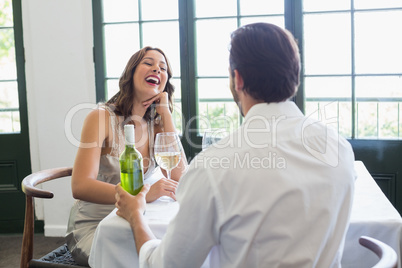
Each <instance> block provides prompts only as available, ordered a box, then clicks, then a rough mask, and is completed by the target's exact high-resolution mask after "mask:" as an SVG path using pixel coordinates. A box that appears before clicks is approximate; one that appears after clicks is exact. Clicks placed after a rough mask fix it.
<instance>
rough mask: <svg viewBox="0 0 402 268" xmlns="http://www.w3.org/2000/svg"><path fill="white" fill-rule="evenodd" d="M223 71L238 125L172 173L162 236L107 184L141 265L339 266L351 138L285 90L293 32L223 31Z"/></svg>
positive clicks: (294, 83)
mask: <svg viewBox="0 0 402 268" xmlns="http://www.w3.org/2000/svg"><path fill="white" fill-rule="evenodd" d="M229 71H230V81H231V83H230V84H231V85H230V88H231V91H232V94H233V97H234V100H235V101H236V103H237V104H238V106H239V108H240V111H241V113H242V114H243V115H244V117H245V118H244V122H243V123H242V125H241V126H240V127H239V128H238V129H237V130H235V131H234V132H233V133H231V134H229V136H228V137H226V138H224V139H222V140H221V141H219V142H218V143H217V144H216V145H215V146H211V147H210V148H208V149H207V150H205V151H203V152H202V153H200V154H198V155H197V156H196V157H195V158H194V159H193V161H192V162H191V164H190V168H189V170H188V172H187V174H186V175H184V176H183V177H182V178H181V180H180V183H179V187H178V189H177V193H176V197H177V201H178V202H179V203H180V209H179V211H178V213H177V215H176V217H175V218H174V219H173V220H172V221H171V223H170V224H169V226H168V230H167V233H166V234H165V236H164V237H163V239H162V240H157V239H155V236H154V235H153V233H152V231H151V230H150V229H149V227H148V225H147V224H146V223H145V220H144V216H143V213H144V211H145V195H146V193H147V191H148V189H149V187H148V186H144V187H143V190H142V192H141V193H140V194H139V195H137V196H131V195H129V194H127V193H126V192H124V190H122V188H121V187H120V186H116V199H117V202H116V206H117V208H118V211H117V215H119V216H122V217H124V218H125V219H126V220H128V221H129V223H130V225H131V228H132V230H133V233H134V239H135V243H136V247H137V251H138V253H139V257H140V258H139V260H140V267H200V266H201V265H202V264H203V262H204V260H205V259H206V257H207V256H208V254H209V259H208V260H207V261H208V262H209V263H208V264H209V266H210V267H298V268H300V267H340V262H341V258H342V251H343V245H344V240H345V235H346V230H347V226H348V224H349V216H350V211H351V205H352V199H353V191H354V180H355V174H354V155H353V151H352V149H351V146H350V144H349V143H348V142H347V141H346V140H345V139H343V138H342V137H339V136H338V134H337V133H336V132H335V131H334V130H332V129H330V128H328V127H327V126H326V125H323V124H322V123H320V122H317V121H314V120H311V119H309V118H307V117H305V116H304V115H303V114H302V113H301V111H300V110H299V109H298V108H297V106H296V105H295V104H294V103H293V102H292V101H290V100H289V99H290V98H291V97H292V96H294V95H295V94H296V90H297V87H298V85H299V73H300V57H299V51H298V48H297V44H296V42H295V40H294V38H293V36H292V35H291V34H290V33H289V32H288V31H286V30H283V29H281V28H279V27H277V26H275V25H272V24H267V23H256V24H250V25H246V26H243V27H240V28H239V29H237V30H236V31H234V32H233V33H232V35H231V46H230V70H229Z"/></svg>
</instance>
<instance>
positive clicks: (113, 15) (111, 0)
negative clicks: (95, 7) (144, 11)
mask: <svg viewBox="0 0 402 268" xmlns="http://www.w3.org/2000/svg"><path fill="white" fill-rule="evenodd" d="M103 21H104V22H122V21H138V0H119V1H118V2H117V1H115V0H103Z"/></svg>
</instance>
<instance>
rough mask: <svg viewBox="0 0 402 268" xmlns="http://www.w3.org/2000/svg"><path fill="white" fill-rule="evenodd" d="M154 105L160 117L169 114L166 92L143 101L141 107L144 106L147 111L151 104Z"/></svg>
mask: <svg viewBox="0 0 402 268" xmlns="http://www.w3.org/2000/svg"><path fill="white" fill-rule="evenodd" d="M154 102H155V104H156V106H155V108H156V112H157V113H158V114H160V115H163V114H165V113H166V112H167V113H170V110H169V96H168V93H167V92H166V91H164V92H161V93H159V94H157V95H155V96H153V97H152V98H150V99H148V100H146V101H144V102H143V103H142V105H144V107H145V108H146V109H147V108H148V107H149V106H150V105H152V103H154Z"/></svg>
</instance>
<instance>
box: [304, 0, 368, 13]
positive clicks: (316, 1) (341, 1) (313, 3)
mask: <svg viewBox="0 0 402 268" xmlns="http://www.w3.org/2000/svg"><path fill="white" fill-rule="evenodd" d="M364 1H365V0H364ZM349 9H350V0H336V1H334V0H303V10H304V11H307V12H309V11H330V10H349Z"/></svg>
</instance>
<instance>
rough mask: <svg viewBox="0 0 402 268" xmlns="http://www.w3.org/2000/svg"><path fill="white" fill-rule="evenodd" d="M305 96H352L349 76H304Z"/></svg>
mask: <svg viewBox="0 0 402 268" xmlns="http://www.w3.org/2000/svg"><path fill="white" fill-rule="evenodd" d="M304 81H305V82H304V83H305V84H304V85H305V96H306V99H307V100H308V99H309V98H324V99H330V98H332V99H337V98H349V99H351V97H352V82H351V78H350V77H306V78H305V80H304Z"/></svg>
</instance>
